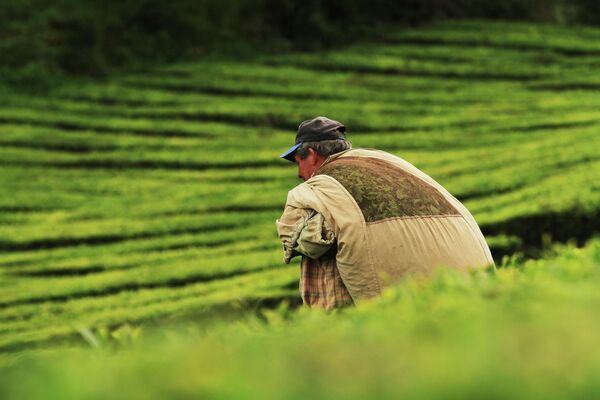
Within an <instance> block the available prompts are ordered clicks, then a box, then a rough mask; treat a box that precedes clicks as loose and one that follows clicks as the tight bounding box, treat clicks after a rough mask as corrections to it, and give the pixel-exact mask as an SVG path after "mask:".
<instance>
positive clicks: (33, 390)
mask: <svg viewBox="0 0 600 400" xmlns="http://www.w3.org/2000/svg"><path fill="white" fill-rule="evenodd" d="M557 253H558V255H554V256H548V254H547V258H546V259H544V260H538V261H528V262H526V263H524V264H522V265H521V264H511V265H505V267H504V268H501V269H499V270H497V271H496V272H493V271H487V272H482V273H478V274H475V275H467V276H465V275H458V274H454V273H451V272H449V271H447V270H446V271H445V270H440V271H439V272H438V274H436V275H435V276H434V277H433V278H432V279H430V280H427V281H414V280H410V279H409V280H406V281H404V282H403V283H402V284H401V285H398V286H397V287H394V288H391V289H389V290H388V291H387V292H386V293H385V294H384V296H383V297H382V298H381V299H376V300H374V301H372V302H368V303H364V304H362V305H361V306H359V307H357V308H350V309H346V310H344V311H342V312H338V313H334V314H325V313H322V312H317V311H314V310H313V311H309V310H300V312H290V311H289V310H288V309H287V308H286V307H285V306H282V307H279V308H278V309H276V310H271V311H264V312H263V313H262V314H260V317H248V318H246V319H245V320H243V321H239V322H235V323H233V322H231V321H229V322H222V323H220V324H217V325H213V326H212V327H210V328H201V325H197V324H179V325H178V324H174V325H170V326H169V328H168V329H164V328H163V329H162V330H160V331H152V332H146V331H144V329H143V327H140V326H139V325H131V324H129V325H126V326H122V327H121V328H120V329H119V330H115V331H113V332H112V333H111V332H110V331H106V330H102V329H99V330H95V331H91V330H89V329H88V330H83V329H82V333H81V334H82V336H85V337H86V338H87V340H88V342H89V343H90V345H92V346H93V347H96V349H95V350H90V349H70V350H63V349H61V350H60V351H58V350H57V351H55V352H54V353H50V354H48V353H44V352H40V354H37V355H36V356H35V358H31V357H30V358H29V359H28V360H26V361H23V360H21V362H20V363H18V364H17V366H16V367H13V368H9V369H7V372H6V373H4V374H3V375H2V377H1V378H0V388H1V389H0V393H3V394H4V395H6V396H8V397H26V398H42V397H43V398H47V399H54V398H56V399H58V398H60V399H70V398H81V397H86V398H87V397H91V398H107V397H110V398H164V397H165V396H168V397H181V398H186V397H193V396H197V395H203V396H209V397H217V398H222V397H225V398H247V397H249V396H250V397H262V398H294V399H295V398H298V399H300V398H306V397H307V396H309V397H314V396H317V397H331V396H335V397H338V396H340V397H344V398H357V399H358V398H364V397H365V396H376V397H378V398H397V397H399V396H410V397H435V398H465V397H485V398H507V397H510V398H556V399H559V398H565V397H588V396H593V394H594V393H596V391H597V390H598V377H599V375H600V364H599V363H598V351H596V350H595V349H596V338H597V332H598V329H600V319H599V318H598V315H597V313H596V312H595V310H596V309H597V307H598V306H600V296H599V294H598V290H597V287H598V285H599V284H600V274H599V271H600V242H599V241H598V240H596V241H592V242H590V243H589V244H588V246H587V247H585V248H584V249H577V248H573V247H566V248H562V249H560V250H557ZM32 378H33V379H35V382H36V383H37V384H36V385H23V383H22V382H24V381H25V380H30V379H32Z"/></svg>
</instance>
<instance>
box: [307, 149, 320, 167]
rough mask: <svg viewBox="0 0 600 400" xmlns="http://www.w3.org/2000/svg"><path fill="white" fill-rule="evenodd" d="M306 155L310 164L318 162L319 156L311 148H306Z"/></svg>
mask: <svg viewBox="0 0 600 400" xmlns="http://www.w3.org/2000/svg"><path fill="white" fill-rule="evenodd" d="M308 155H309V156H310V157H311V163H312V164H316V163H317V161H318V160H319V154H318V153H317V151H316V150H315V149H313V148H312V147H309V148H308Z"/></svg>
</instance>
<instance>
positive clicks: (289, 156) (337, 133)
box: [279, 117, 346, 162]
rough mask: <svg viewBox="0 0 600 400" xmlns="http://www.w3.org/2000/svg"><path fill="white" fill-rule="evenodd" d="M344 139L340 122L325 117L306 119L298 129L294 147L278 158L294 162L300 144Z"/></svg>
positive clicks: (344, 135) (343, 127) (342, 126)
mask: <svg viewBox="0 0 600 400" xmlns="http://www.w3.org/2000/svg"><path fill="white" fill-rule="evenodd" d="M345 139H346V127H345V126H344V125H343V124H342V123H341V122H338V121H334V120H332V119H329V118H327V117H316V118H313V119H307V120H306V121H304V122H302V123H301V124H300V126H299V127H298V133H297V134H296V142H295V143H294V145H293V146H292V147H290V148H289V149H288V151H286V152H285V153H283V154H282V155H280V156H279V157H281V158H285V159H286V160H288V161H292V162H294V155H295V153H296V150H298V147H300V145H301V144H302V143H306V142H320V141H323V140H345Z"/></svg>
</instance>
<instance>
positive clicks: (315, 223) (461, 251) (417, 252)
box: [277, 117, 493, 309]
mask: <svg viewBox="0 0 600 400" xmlns="http://www.w3.org/2000/svg"><path fill="white" fill-rule="evenodd" d="M345 132H346V128H345V127H344V125H342V124H341V123H339V122H337V121H334V120H331V119H329V118H326V117H316V118H314V119H311V120H306V121H304V122H302V124H300V126H299V127H298V132H297V135H296V142H295V144H294V145H293V146H292V147H291V148H290V149H289V150H288V151H286V152H285V153H284V154H282V155H281V157H282V158H284V159H286V160H289V161H292V162H295V163H296V164H297V165H298V177H299V178H302V179H303V180H304V181H305V182H304V183H302V184H300V185H298V186H296V187H295V188H294V189H292V190H291V191H290V192H289V193H288V198H287V202H286V205H285V209H284V212H283V215H282V216H281V218H280V219H279V220H277V230H278V234H279V238H280V240H281V241H282V243H283V248H284V261H285V263H289V262H290V260H291V259H292V258H293V257H294V256H296V255H302V262H301V277H300V293H301V295H302V300H303V302H304V304H305V305H308V306H310V307H320V308H325V309H331V308H335V307H340V306H344V305H347V304H353V303H355V302H358V301H361V300H363V299H368V298H371V297H374V296H378V295H380V294H381V291H382V290H383V289H384V288H385V287H386V286H388V285H389V284H391V283H394V282H397V281H398V280H399V279H401V278H402V277H405V276H408V275H410V276H417V277H419V276H427V275H429V274H430V273H431V272H432V271H433V270H434V269H435V268H437V267H439V266H446V267H450V268H453V269H457V270H460V271H466V270H468V269H472V268H482V267H487V266H490V265H493V259H492V255H491V253H490V249H489V247H488V246H487V244H486V242H485V239H484V237H483V235H482V233H481V230H480V229H479V227H478V226H477V223H476V222H475V220H474V219H473V217H472V215H471V214H470V213H469V211H467V209H466V208H465V207H464V206H463V205H462V204H461V203H460V202H459V201H458V200H457V199H456V198H454V197H453V196H452V195H451V194H450V193H448V191H447V190H445V189H444V188H443V187H442V186H441V185H440V184H438V183H437V182H435V181H434V180H433V179H432V178H431V177H429V176H428V175H426V174H425V173H423V172H422V171H420V170H419V169H417V168H416V167H415V166H413V165H412V164H410V163H408V162H406V161H404V160H402V159H401V158H399V157H396V156H394V155H392V154H389V153H386V152H383V151H378V150H372V149H352V144H351V143H350V142H349V141H347V140H346V133H345Z"/></svg>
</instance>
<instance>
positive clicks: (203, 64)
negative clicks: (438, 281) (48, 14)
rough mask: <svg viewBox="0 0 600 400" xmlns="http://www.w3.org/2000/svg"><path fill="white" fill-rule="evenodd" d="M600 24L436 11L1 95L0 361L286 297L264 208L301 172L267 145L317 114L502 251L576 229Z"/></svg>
mask: <svg viewBox="0 0 600 400" xmlns="http://www.w3.org/2000/svg"><path fill="white" fill-rule="evenodd" d="M598 39H600V29H592V28H563V27H553V26H550V25H535V24H524V23H501V22H496V23H492V22H468V21H467V22H445V23H439V24H437V25H433V26H430V27H427V28H420V29H399V30H398V31H394V32H389V33H388V34H387V35H386V36H385V37H383V38H381V41H380V42H378V43H377V44H373V43H364V44H358V45H353V46H352V47H350V48H347V49H342V50H339V51H329V52H323V53H290V54H285V55H279V56H274V55H270V56H257V57H256V58H255V59H252V60H245V61H244V62H239V61H232V60H221V61H215V60H212V61H199V62H196V63H187V64H177V65H171V66H168V67H162V68H155V69H152V70H151V71H150V72H148V73H145V74H138V75H123V76H117V77H113V78H111V79H109V80H107V81H105V82H95V83H94V82H78V83H68V82H66V83H65V84H64V85H63V86H61V87H60V88H59V89H57V90H55V91H53V92H52V93H50V94H49V95H47V96H43V97H42V96H39V97H32V96H22V95H17V94H11V95H7V96H4V97H2V98H1V99H0V170H1V174H0V188H1V190H2V193H4V195H3V196H2V197H0V287H1V288H2V290H1V291H0V352H2V353H3V355H0V359H4V360H9V361H10V362H12V360H14V359H16V358H18V357H20V356H21V354H29V352H30V351H31V350H36V349H37V350H42V349H47V348H53V347H56V348H61V347H63V346H65V345H68V344H74V343H75V344H77V343H78V344H85V339H84V336H85V335H84V334H83V333H82V332H92V333H94V332H96V333H97V332H100V331H103V330H108V331H113V330H118V329H119V328H120V327H122V326H124V325H126V324H132V325H134V326H138V325H146V324H148V325H162V324H163V323H165V321H167V322H168V321H180V320H189V319H191V320H203V319H204V318H209V317H210V318H212V317H214V316H218V315H223V314H225V315H231V316H236V315H240V314H242V315H244V314H246V313H248V312H250V313H252V312H254V311H253V310H256V309H259V308H261V306H263V305H266V306H272V305H275V304H277V303H278V302H279V301H281V300H282V299H288V300H290V301H291V302H292V303H294V302H297V296H298V295H297V280H298V268H297V265H293V266H284V265H283V264H282V254H281V250H280V245H279V244H278V241H277V238H276V233H275V224H274V220H275V219H276V218H277V217H278V216H279V215H280V213H281V208H282V206H283V203H284V201H285V198H286V193H287V191H288V190H289V189H290V188H292V187H293V186H294V185H296V184H297V183H298V180H297V177H296V170H295V168H294V166H292V165H289V164H287V163H286V162H284V161H282V160H280V159H278V157H277V156H278V155H279V154H280V152H282V151H283V150H285V149H286V148H287V147H288V146H289V145H290V144H291V143H292V141H293V138H294V134H295V129H296V127H297V125H298V124H299V122H301V121H302V120H304V119H307V118H311V117H314V116H316V115H326V116H329V117H331V118H334V119H337V120H339V121H342V122H343V123H345V125H346V126H347V128H348V134H349V138H350V139H351V140H352V141H353V143H354V146H355V147H374V148H379V149H382V150H386V151H389V152H392V153H394V154H396V155H398V156H400V157H402V158H404V159H405V160H407V161H409V162H411V163H413V164H415V165H416V166H417V167H419V168H420V169H422V170H423V171H425V172H426V173H428V174H429V175H431V176H432V177H433V178H434V179H436V180H437V181H438V182H440V183H441V184H443V185H444V186H445V187H446V188H447V189H448V190H449V191H450V192H451V193H453V194H454V195H455V196H456V197H458V198H459V199H461V200H462V201H463V202H464V204H465V205H466V206H467V208H468V209H469V210H470V211H471V212H472V213H473V215H474V216H475V218H476V220H477V221H478V222H479V224H480V226H481V227H482V230H483V231H484V233H485V235H486V238H487V239H488V242H489V243H490V245H491V247H492V250H493V253H494V255H495V257H496V259H497V260H498V262H499V263H500V262H501V260H502V257H503V256H504V255H510V254H513V253H515V252H518V253H521V254H524V256H525V257H540V256H542V255H543V254H544V253H543V249H544V248H545V247H547V246H548V245H549V244H550V243H552V242H556V241H559V242H564V241H567V240H569V239H574V240H575V242H577V243H578V244H580V245H583V244H584V243H585V242H586V241H587V240H588V239H590V238H592V237H593V236H595V235H597V234H598V222H599V210H600V183H599V182H600V157H599V155H600V153H599V152H598V148H600V135H599V134H598V130H599V128H600V97H599V96H598V95H597V91H598V89H599V88H600V73H599V72H598V68H597V66H598V65H599V63H600V40H598ZM593 248H595V247H593ZM507 274H508V272H507ZM399 290H401V289H399ZM319 318H321V317H319ZM7 362H8V361H7Z"/></svg>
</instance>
